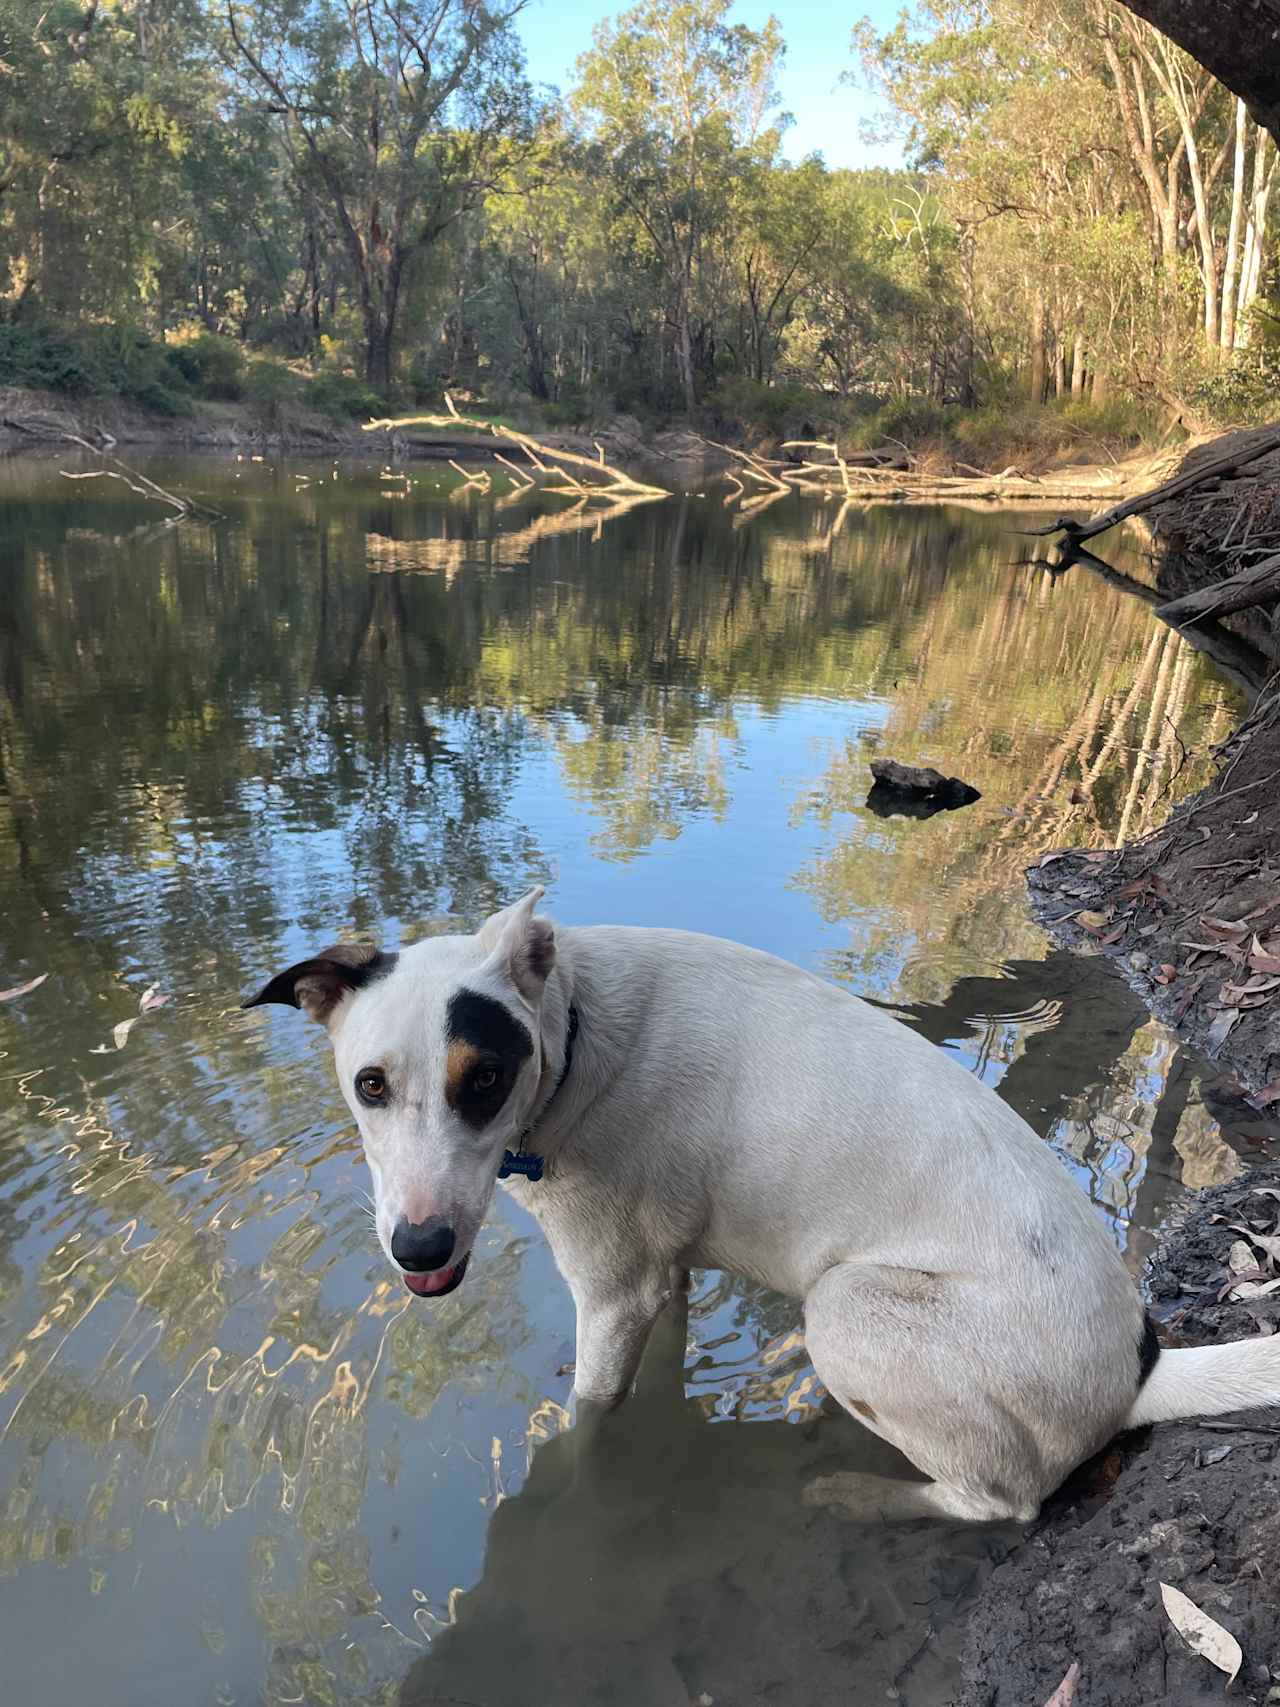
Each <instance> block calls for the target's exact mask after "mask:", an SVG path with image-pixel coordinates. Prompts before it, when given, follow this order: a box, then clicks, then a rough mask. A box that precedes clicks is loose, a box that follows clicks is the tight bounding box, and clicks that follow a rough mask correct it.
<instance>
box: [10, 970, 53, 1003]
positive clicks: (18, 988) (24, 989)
mask: <svg viewBox="0 0 1280 1707" xmlns="http://www.w3.org/2000/svg"><path fill="white" fill-rule="evenodd" d="M48 976H49V974H48V973H47V972H42V973H41V974H40V976H39V977H38V978H31V979H28V981H27V982H26V983H25V984H15V985H14V986H13V988H12V990H0V1002H16V1001H17V999H18V997H19V996H29V995H30V994H31V992H32V990H38V989H39V988H40V986H41V984H43V983H44V981H45V979H46V978H47V977H48Z"/></svg>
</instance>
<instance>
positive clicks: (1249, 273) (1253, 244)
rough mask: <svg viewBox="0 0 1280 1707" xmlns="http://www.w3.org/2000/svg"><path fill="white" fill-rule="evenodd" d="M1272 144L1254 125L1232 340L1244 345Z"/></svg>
mask: <svg viewBox="0 0 1280 1707" xmlns="http://www.w3.org/2000/svg"><path fill="white" fill-rule="evenodd" d="M1268 156H1270V165H1269V166H1268V164H1267V161H1268ZM1278 158H1280V157H1278V156H1277V154H1276V150H1275V145H1274V144H1273V143H1272V142H1271V141H1270V140H1269V138H1268V136H1267V133H1266V132H1265V131H1264V130H1263V129H1262V128H1261V126H1258V127H1257V128H1256V129H1255V131H1254V139H1253V190H1252V194H1251V195H1250V197H1249V210H1248V220H1247V223H1246V226H1245V240H1244V256H1243V259H1242V261H1241V266H1240V289H1239V291H1238V293H1237V298H1236V342H1237V343H1238V344H1241V345H1247V344H1248V343H1249V342H1250V341H1251V339H1252V336H1253V326H1252V323H1251V322H1250V320H1249V318H1248V315H1249V310H1250V308H1252V306H1253V303H1254V300H1255V298H1256V297H1257V294H1258V287H1259V284H1260V283H1261V279H1262V256H1263V251H1264V249H1265V246H1266V240H1267V202H1268V200H1269V199H1270V195H1271V185H1272V183H1273V181H1274V179H1275V175H1276V164H1277V159H1278Z"/></svg>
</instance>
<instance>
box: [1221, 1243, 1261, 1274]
mask: <svg viewBox="0 0 1280 1707" xmlns="http://www.w3.org/2000/svg"><path fill="white" fill-rule="evenodd" d="M1257 1266H1258V1259H1257V1258H1256V1257H1255V1256H1254V1254H1253V1252H1252V1251H1251V1250H1250V1249H1249V1247H1248V1245H1246V1244H1245V1242H1244V1240H1243V1239H1236V1240H1235V1241H1234V1242H1233V1243H1232V1246H1231V1249H1230V1250H1229V1251H1228V1252H1227V1267H1228V1268H1229V1269H1230V1270H1231V1272H1232V1274H1249V1273H1251V1272H1252V1271H1253V1270H1254V1269H1256V1268H1257Z"/></svg>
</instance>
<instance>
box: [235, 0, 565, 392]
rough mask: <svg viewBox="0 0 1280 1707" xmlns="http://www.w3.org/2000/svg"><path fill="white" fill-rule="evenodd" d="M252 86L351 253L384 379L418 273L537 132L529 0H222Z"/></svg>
mask: <svg viewBox="0 0 1280 1707" xmlns="http://www.w3.org/2000/svg"><path fill="white" fill-rule="evenodd" d="M223 5H224V6H225V25H226V57H227V63H228V65H229V66H230V68H231V69H232V71H233V72H234V74H235V76H236V78H237V81H238V83H239V88H240V94H241V98H242V99H243V100H244V101H246V102H247V103H249V104H250V105H251V106H253V107H256V108H257V109H258V110H262V111H265V112H267V113H269V114H270V115H272V116H273V117H274V118H275V119H276V120H277V121H278V123H279V125H280V128H281V134H282V136H283V139H284V143H285V147H286V149H287V154H288V159H289V162H290V167H291V170H292V173H293V177H294V180H295V183H296V185H297V186H298V188H299V189H300V190H301V192H302V193H303V194H304V195H305V196H308V197H313V198H315V200H316V201H318V202H320V203H322V204H323V206H324V207H325V209H326V212H327V214H328V216H329V217H330V219H331V220H332V223H333V227H334V230H335V232H336V234H337V237H338V240H339V242H340V244H341V247H342V250H343V253H344V254H345V257H346V261H347V267H348V271H349V273H350V282H351V285H352V288H353V290H354V294H355V298H356V304H357V306H358V309H359V314H360V320H361V325H362V327H363V334H364V370H365V377H366V379H367V380H368V381H369V383H370V384H371V385H373V386H374V387H376V388H378V389H379V390H386V389H387V388H388V387H389V386H390V383H391V379H392V374H393V370H394V366H395V356H396V350H397V338H398V334H399V317H400V310H401V305H402V300H403V295H404V291H405V288H406V285H407V284H408V282H409V275H410V273H411V271H412V269H413V267H414V266H415V264H416V263H418V262H419V261H420V260H421V259H422V257H423V256H424V255H425V254H426V253H427V252H428V251H429V250H430V249H431V247H432V246H433V245H434V244H435V243H436V242H438V240H439V239H440V238H441V236H442V235H443V234H444V233H445V232H446V231H448V230H449V229H450V227H451V226H453V225H454V224H455V223H456V222H457V221H458V220H459V219H461V218H462V217H463V216H464V215H465V214H467V213H468V212H470V211H471V210H472V209H474V208H476V207H477V206H479V205H480V203H481V202H482V201H483V200H484V198H485V197H486V195H488V194H489V193H490V192H491V191H492V190H493V188H494V187H495V185H496V184H497V182H498V180H499V177H500V175H501V173H502V172H503V171H504V170H505V169H507V168H508V167H509V165H510V162H511V157H512V154H513V151H515V152H518V151H520V150H521V149H524V148H527V147H529V146H531V144H532V137H533V132H534V119H535V102H534V98H533V93H532V90H531V88H530V85H529V83H528V80H527V79H526V77H525V76H524V61H523V52H522V49H521V46H520V42H519V39H518V37H517V35H516V32H515V28H514V24H515V19H516V17H517V16H518V14H519V13H520V12H521V11H522V10H523V8H524V5H525V0H507V3H506V4H501V3H500V4H498V5H496V6H490V5H486V4H484V3H483V0H367V3H360V4H357V3H356V0H252V4H249V3H246V0H223Z"/></svg>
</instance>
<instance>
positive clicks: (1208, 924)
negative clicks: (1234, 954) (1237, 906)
mask: <svg viewBox="0 0 1280 1707" xmlns="http://www.w3.org/2000/svg"><path fill="white" fill-rule="evenodd" d="M1200 929H1201V930H1202V931H1207V932H1208V934H1209V935H1210V936H1211V937H1216V938H1217V940H1218V941H1219V942H1243V941H1244V939H1245V937H1247V936H1248V934H1249V933H1248V931H1247V930H1245V928H1244V925H1243V924H1237V923H1235V922H1234V920H1232V919H1214V918H1211V917H1210V916H1209V914H1208V913H1205V914H1203V915H1202V916H1201V919H1200Z"/></svg>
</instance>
